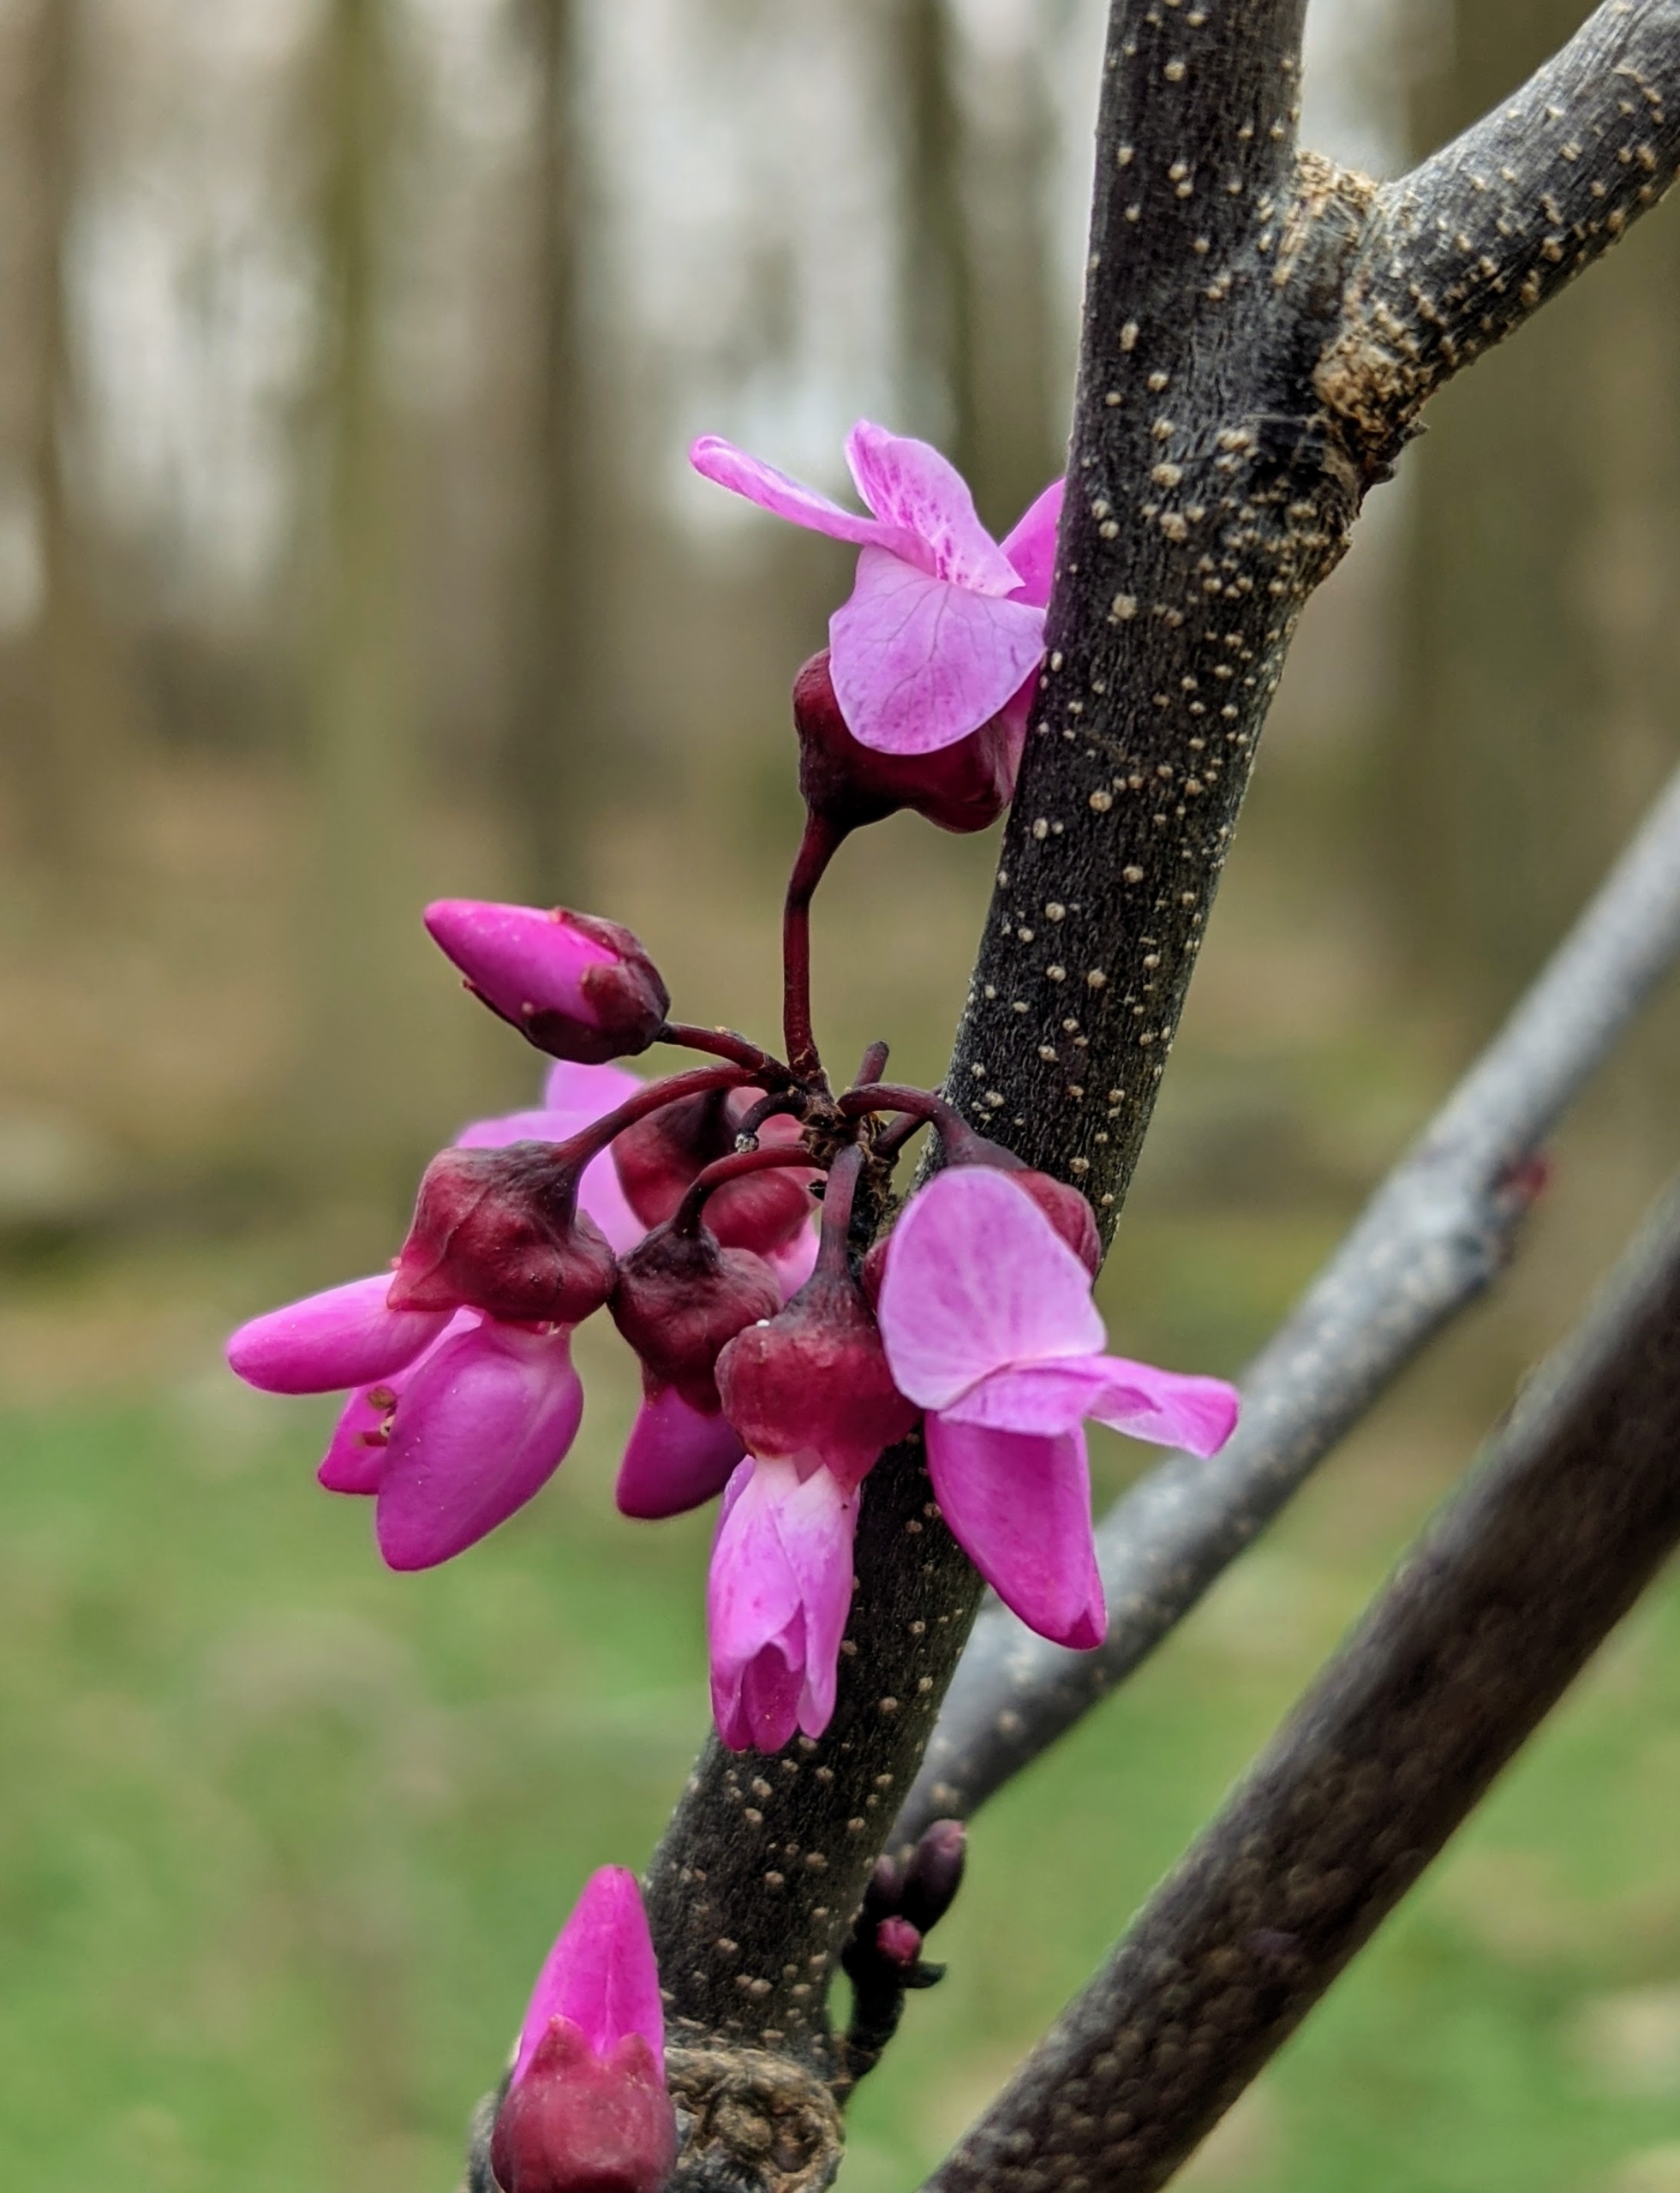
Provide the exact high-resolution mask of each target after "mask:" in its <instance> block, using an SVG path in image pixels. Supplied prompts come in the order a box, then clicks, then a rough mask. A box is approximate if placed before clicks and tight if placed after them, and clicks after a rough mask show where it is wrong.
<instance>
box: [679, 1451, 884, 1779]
mask: <svg viewBox="0 0 1680 2193" xmlns="http://www.w3.org/2000/svg"><path fill="white" fill-rule="evenodd" d="M856 1527H857V1502H856V1500H855V1498H849V1497H847V1496H846V1494H845V1493H844V1492H843V1491H841V1489H840V1486H839V1485H837V1484H836V1483H835V1482H834V1479H832V1478H831V1477H830V1476H829V1475H828V1472H827V1471H826V1470H816V1471H814V1472H813V1473H811V1475H810V1477H809V1478H807V1479H805V1480H804V1482H803V1483H801V1481H800V1479H799V1475H798V1471H797V1470H796V1469H795V1468H794V1467H793V1466H792V1463H790V1462H765V1461H756V1462H744V1463H743V1464H742V1466H741V1467H740V1468H739V1469H738V1470H737V1472H736V1473H735V1475H734V1476H733V1477H732V1479H731V1480H730V1484H729V1489H728V1492H727V1493H726V1497H725V1503H724V1509H723V1515H722V1519H721V1521H720V1524H719V1527H718V1535H717V1542H716V1545H714V1548H713V1552H712V1568H711V1575H710V1577H709V1579H708V1587H707V1601H706V1619H707V1637H708V1646H709V1649H710V1654H711V1665H712V1700H713V1712H714V1718H716V1721H717V1725H718V1733H719V1735H720V1736H721V1737H722V1738H723V1741H724V1742H725V1743H726V1744H727V1745H728V1746H729V1748H731V1749H732V1750H744V1749H746V1748H749V1747H750V1748H754V1749H756V1750H759V1751H779V1750H780V1748H781V1747H782V1745H783V1744H785V1743H786V1742H787V1740H788V1738H789V1737H790V1736H792V1733H793V1729H794V1726H795V1725H796V1721H797V1725H798V1727H800V1728H802V1729H803V1730H804V1732H805V1734H806V1735H807V1736H820V1735H821V1734H822V1730H824V1729H825V1728H826V1727H827V1726H828V1721H829V1718H830V1717H831V1716H832V1714H833V1712H834V1691H835V1685H836V1682H837V1675H838V1664H839V1659H840V1638H841V1635H842V1634H843V1633H844V1630H845V1627H846V1609H847V1607H848V1606H849V1604H850V1603H851V1598H852V1537H853V1534H854V1533H855V1531H856ZM796 1678H797V1680H796Z"/></svg>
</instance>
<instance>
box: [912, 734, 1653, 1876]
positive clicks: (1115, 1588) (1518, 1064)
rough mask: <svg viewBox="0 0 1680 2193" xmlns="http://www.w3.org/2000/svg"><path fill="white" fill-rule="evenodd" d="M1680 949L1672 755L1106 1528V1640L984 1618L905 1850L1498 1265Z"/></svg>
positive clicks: (1146, 1650)
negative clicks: (1569, 917) (1549, 946)
mask: <svg viewBox="0 0 1680 2193" xmlns="http://www.w3.org/2000/svg"><path fill="white" fill-rule="evenodd" d="M1677 952H1680V774H1677V775H1676V776H1674V777H1673V778H1672V779H1671V780H1670V782H1669V785H1668V786H1667V789H1666V790H1665V792H1664V793H1663V794H1662V796H1661V798H1659V800H1658V802H1657V804H1656V805H1655V806H1654V807H1653V810H1651V813H1650V815H1649V816H1647V819H1646V821H1645V822H1644V823H1643V825H1642V826H1641V828H1640V830H1639V832H1638V834H1637V835H1636V836H1635V838H1634V840H1633V841H1632V843H1631V844H1630V845H1629V846H1628V848H1627V849H1626V851H1625V852H1623V855H1622V857H1621V858H1620V859H1619V860H1618V861H1617V863H1616V865H1615V867H1614V868H1613V869H1611V873H1610V875H1608V877H1607V878H1606V879H1605V882H1604V883H1603V884H1602V886H1601V887H1599V891H1598V893H1597V894H1596V895H1595V896H1594V898H1593V900H1592V902H1591V904H1590V905H1588V906H1587V910H1586V911H1585V912H1584V913H1583V914H1582V915H1581V917H1580V918H1579V920H1578V921H1577V922H1576V923H1575V927H1574V928H1573V929H1571V930H1570V932H1569V935H1568V936H1567V937H1566V938H1565V939H1564V941H1563V943H1562V944H1561V945H1560V946H1559V947H1558V948H1557V951H1556V952H1555V953H1553V955H1552V957H1551V960H1550V961H1549V962H1548V964H1547V965H1546V967H1545V970H1544V971H1543V972H1542V973H1541V974H1540V977H1539V978H1538V979H1537V981H1536V982H1535V983H1534V985H1533V987H1532V988H1531V989H1530V990H1529V991H1528V995H1526V996H1525V997H1524V998H1523V999H1522V1002H1521V1003H1520V1004H1519V1005H1518V1006H1517V1007H1516V1011H1515V1012H1514V1013H1512V1014H1511V1016H1510V1019H1509V1020H1508V1021H1507V1022H1506V1024H1505V1025H1504V1028H1503V1029H1502V1030H1501V1031H1500V1032H1499V1034H1498V1036H1497V1037H1495V1038H1494V1040H1493V1042H1492V1043H1491V1044H1490V1045H1489V1046H1488V1048H1487V1049H1486V1051H1484V1052H1483V1054H1482V1055H1481V1057H1480V1059H1479V1060H1478V1061H1477V1062H1476V1064H1475V1065H1474V1067H1472V1068H1471V1069H1470V1072H1469V1073H1468V1074H1467V1075H1466V1076H1465V1077H1464V1079H1463V1080H1462V1082H1460V1084H1459V1085H1458V1087H1457V1088H1456V1090H1455V1091H1453V1093H1452V1095H1451V1096H1450V1097H1449V1098H1448V1100H1447V1102H1446V1103H1445V1104H1444V1106H1443V1107H1442V1108H1441V1109H1440V1111H1439V1112H1438V1113H1437V1114H1436V1115H1435V1118H1434V1119H1433V1120H1432V1121H1431V1122H1430V1124H1429V1126H1427V1127H1426V1128H1425V1130H1424V1132H1423V1133H1422V1134H1421V1135H1420V1137H1419V1138H1418V1140H1417V1141H1416V1142H1415V1143H1414V1144H1413V1146H1412V1148H1411V1149H1410V1150H1408V1152H1407V1154H1406V1156H1404V1157H1403V1158H1402V1160H1401V1162H1400V1163H1399V1164H1398V1165H1397V1166H1396V1168H1395V1169H1394V1171H1393V1172H1392V1173H1391V1174H1390V1175H1389V1177H1388V1179H1387V1180H1385V1181H1384V1183H1383V1185H1382V1186H1381V1187H1380V1188H1378V1191H1377V1193H1376V1194H1375V1195H1374V1196H1373V1197H1372V1200H1371V1202H1370V1203H1369V1204H1367V1205H1366V1210H1365V1212H1364V1214H1363V1216H1361V1217H1360V1220H1359V1222H1358V1223H1357V1225H1356V1226H1355V1227H1354V1229H1353V1231H1352V1233H1351V1234H1349V1235H1348V1238H1347V1240H1345V1241H1344V1242H1343V1243H1342V1246H1341V1247H1340V1248H1339V1249H1338V1250H1337V1251H1336V1253H1335V1255H1334V1256H1333V1257H1332V1258H1330V1262H1329V1263H1328V1264H1326V1265H1325V1266H1324V1270H1322V1271H1321V1272H1320V1273H1319V1274H1318V1277H1317V1278H1316V1279H1315V1280H1314V1281H1313V1282H1312V1285H1311V1286H1310V1287H1309V1288H1308V1289H1307V1291H1306V1294H1305V1295H1303V1296H1302V1298H1301V1300H1300V1302H1299V1303H1298V1304H1297V1305H1296V1306H1295V1309H1294V1312H1292V1314H1291V1315H1290V1317H1289V1318H1288V1322H1287V1323H1286V1324H1284V1325H1283V1327H1282V1330H1280V1331H1279V1332H1278V1333H1277V1335H1276V1337H1275V1338H1274V1339H1272V1340H1271V1341H1270V1342H1269V1343H1268V1345H1267V1346H1266V1347H1265V1349H1264V1351H1263V1353H1261V1354H1260V1355H1259V1358H1258V1359H1256V1361H1255V1362H1254V1363H1253V1365H1252V1366H1251V1367H1250V1369H1249V1371H1248V1372H1247V1376H1246V1377H1244V1379H1243V1381H1242V1393H1243V1417H1242V1421H1241V1425H1239V1427H1238V1430H1237V1431H1236V1433H1235V1437H1233V1438H1232V1439H1231V1441H1230V1443H1229V1445H1228V1446H1227V1447H1226V1448H1225V1449H1224V1451H1223V1453H1222V1454H1220V1455H1217V1456H1216V1457H1215V1458H1214V1459H1213V1460H1212V1461H1197V1460H1196V1459H1195V1457H1194V1456H1193V1455H1173V1456H1172V1457H1171V1458H1170V1459H1169V1460H1168V1461H1164V1462H1163V1463H1161V1464H1160V1465H1159V1466H1158V1467H1157V1468H1155V1469H1153V1470H1151V1472H1150V1473H1149V1474H1148V1476H1146V1477H1145V1478H1143V1479H1140V1480H1139V1482H1138V1483H1137V1484H1136V1485H1133V1487H1132V1488H1131V1490H1130V1491H1128V1492H1127V1494H1126V1495H1125V1496H1124V1497H1123V1498H1121V1500H1119V1501H1117V1502H1116V1503H1115V1506H1114V1507H1113V1508H1112V1509H1110V1510H1109V1515H1108V1516H1107V1517H1106V1519H1105V1520H1104V1521H1103V1524H1102V1526H1101V1527H1100V1529H1099V1531H1098V1533H1097V1548H1098V1552H1099V1555H1100V1557H1101V1560H1102V1565H1103V1584H1104V1586H1105V1588H1106V1590H1107V1592H1108V1595H1109V1609H1110V1616H1109V1634H1108V1636H1107V1638H1106V1640H1104V1642H1103V1645H1102V1646H1100V1647H1099V1648H1098V1649H1097V1651H1096V1652H1064V1651H1063V1650H1062V1649H1061V1646H1055V1645H1049V1644H1047V1643H1045V1641H1044V1640H1043V1639H1042V1638H1038V1637H1035V1636H1034V1635H1033V1634H1032V1633H1031V1630H1029V1629H1027V1628H1025V1626H1024V1625H1023V1624H1022V1623H1020V1622H1018V1621H1017V1620H1016V1619H1015V1617H1014V1616H1013V1615H1012V1614H1010V1613H1009V1612H1008V1611H1007V1609H1004V1608H1002V1607H998V1606H995V1605H993V1606H990V1607H989V1608H988V1609H987V1610H986V1611H985V1612H984V1613H983V1614H982V1616H980V1619H979V1621H978V1622H977V1623H976V1625H975V1628H974V1634H973V1635H972V1638H971V1639H970V1640H969V1646H968V1650H967V1652H966V1653H965V1654H964V1656H963V1658H962V1662H961V1664H960V1667H959V1668H958V1670H957V1673H956V1676H955V1678H954V1681H953V1682H952V1685H951V1688H950V1690H949V1692H948V1694H947V1697H946V1700H945V1706H944V1709H943V1711H942V1713H941V1715H940V1718H939V1722H938V1724H937V1726H936V1729H935V1730H934V1734H933V1739H932V1742H930V1745H929V1747H928V1752H927V1757H926V1760H925V1761H924V1765H923V1768H922V1772H921V1773H920V1775H919V1777H918V1780H917V1783H916V1785H915V1788H914V1789H913V1790H912V1792H911V1795H910V1796H909V1798H908V1800H907V1801H906V1805H905V1809H904V1812H903V1814H901V1815H900V1820H899V1823H898V1826H896V1828H895V1829H894V1837H893V1847H894V1848H896V1847H899V1846H900V1844H904V1843H913V1842H914V1841H915V1840H916V1838H917V1837H918V1836H920V1835H921V1834H922V1832H923V1831H924V1829H925V1828H926V1827H927V1826H929V1824H930V1822H931V1821H933V1820H936V1819H939V1818H941V1817H943V1816H947V1815H953V1814H954V1815H956V1816H958V1817H962V1818H966V1817H967V1816H968V1815H970V1814H972V1813H973V1812H974V1811H976V1810H977V1809H978V1807H979V1806H981V1805H982V1804H983V1803H984V1802H985V1801H986V1799H987V1798H988V1797H989V1796H992V1795H993V1794H994V1793H995V1791H996V1790H998V1789H999V1788H1000V1787H1001V1785H1002V1784H1004V1783H1005V1782H1007V1780H1008V1779H1009V1778H1010V1777H1011V1776H1012V1775H1014V1774H1017V1773H1019V1772H1020V1770H1021V1768H1022V1767H1023V1766H1026V1765H1027V1764H1028V1763H1029V1762H1030V1761H1031V1760H1034V1759H1036V1758H1037V1755H1038V1754H1039V1753H1040V1752H1042V1751H1043V1750H1044V1749H1045V1748H1046V1747H1047V1746H1048V1745H1049V1744H1051V1743H1053V1742H1055V1739H1056V1738H1057V1737H1058V1736H1061V1734H1062V1733H1063V1731H1064V1730H1067V1728H1069V1727H1070V1726H1071V1725H1072V1724H1073V1722H1075V1721H1076V1720H1078V1719H1079V1717H1080V1716H1081V1715H1082V1714H1084V1713H1085V1712H1089V1711H1090V1709H1091V1707H1092V1706H1095V1705H1096V1704H1097V1702H1098V1701H1099V1700H1101V1699H1103V1698H1104V1697H1106V1696H1107V1694H1109V1691H1110V1690H1112V1689H1113V1688H1115V1685H1116V1684H1117V1683H1119V1682H1121V1681H1123V1680H1124V1678H1125V1677H1126V1676H1128V1675H1129V1674H1130V1673H1131V1672H1132V1670H1133V1669H1134V1668H1135V1667H1136V1666H1137V1665H1138V1664H1139V1662H1140V1661H1141V1660H1143V1659H1145V1658H1147V1656H1148V1655H1149V1654H1150V1653H1151V1652H1153V1650H1154V1649H1155V1647H1156V1646H1157V1645H1158V1644H1159V1643H1160V1642H1161V1640H1162V1639H1163V1637H1165V1636H1166V1635H1167V1634H1169V1631H1171V1630H1172V1629H1173V1628H1175V1626H1176V1625H1177V1624H1178V1623H1179V1622H1181V1621H1182V1620H1183V1618H1184V1616H1186V1615H1187V1613H1188V1612H1189V1611H1190V1610H1191V1608H1192V1607H1193V1606H1194V1605H1195V1604H1197V1602H1198V1601H1199V1599H1200V1598H1201V1597H1202V1594H1203V1593H1204V1592H1205V1591H1206V1590H1207V1589H1208V1587H1209V1586H1210V1585H1211V1584H1212V1583H1213V1581H1215V1579H1216V1578H1217V1577H1218V1576H1219V1575H1222V1574H1223V1571H1224V1569H1226V1567H1227V1566H1228V1564H1229V1563H1231V1562H1232V1561H1234V1560H1235V1558H1236V1557H1237V1556H1238V1554H1240V1553H1241V1551H1243V1549H1244V1548H1245V1547H1246V1546H1247V1545H1249V1544H1250V1543H1251V1542H1252V1541H1253V1539H1254V1538H1256V1537H1257V1536H1258V1535H1259V1533H1260V1531H1261V1530H1262V1529H1264V1527H1265V1525H1266V1524H1267V1523H1268V1522H1269V1521H1270V1520H1271V1518H1272V1517H1273V1516H1274V1515H1276V1513H1277V1511H1278V1510H1279V1509H1281V1508H1282V1506H1283V1504H1284V1503H1285V1502H1286V1501H1288V1499H1289V1498H1290V1497H1291V1496H1292V1495H1293V1494H1294V1492H1295V1491H1297V1489H1298V1488H1299V1487H1300V1485H1302V1484H1303V1483H1304V1482H1305V1480H1306V1478H1307V1477H1308V1476H1309V1475H1310V1474H1311V1473H1312V1471H1313V1469H1315V1468H1316V1467H1317V1466H1318V1463H1319V1462H1320V1461H1322V1460H1323V1459H1324V1456H1325V1455H1327V1454H1329V1453H1330V1450H1331V1449H1332V1448H1333V1447H1334V1446H1335V1445H1336V1442H1337V1441H1338V1440H1339V1439H1340V1438H1341V1437H1342V1434H1343V1433H1344V1432H1345V1431H1347V1430H1348V1427H1349V1426H1350V1425H1354V1424H1355V1423H1357V1422H1358V1420H1359V1419H1360V1417H1362V1416H1363V1415H1364V1414H1365V1413H1366V1410H1368V1409H1369V1408H1370V1407H1372V1403H1373V1402H1374V1401H1376V1400H1377V1399H1378V1396H1379V1395H1381V1394H1383V1393H1384V1391H1386V1389H1388V1387H1389V1386H1390V1384H1391V1383H1392V1382H1393V1380H1394V1379H1395V1378H1396V1377H1397V1376H1398V1375H1399V1373H1400V1372H1401V1371H1402V1370H1403V1369H1404V1368H1405V1366H1406V1365H1407V1364H1408V1363H1409V1362H1411V1361H1412V1359H1413V1358H1414V1356H1415V1355H1416V1354H1417V1353H1419V1351H1420V1349H1421V1348H1422V1347H1424V1346H1425V1344H1426V1342H1427V1341H1429V1340H1430V1339H1431V1337H1432V1336H1433V1335H1434V1334H1435V1333H1437V1332H1438V1331H1439V1330H1441V1328H1442V1326H1443V1325H1444V1324H1448V1323H1449V1322H1450V1320H1451V1319H1452V1318H1455V1317H1456V1315H1457V1314H1458V1312H1460V1311H1461V1310H1462V1309H1464V1308H1465V1307H1466V1306H1467V1305H1468V1304H1469V1303H1470V1302H1472V1301H1474V1300H1475V1299H1476V1297H1477V1296H1478V1295H1479V1294H1480V1293H1481V1291H1482V1289H1483V1288H1485V1287H1486V1285H1487V1284H1488V1282H1489V1281H1490V1280H1492V1278H1493V1277H1494V1276H1495V1275H1496V1274H1497V1273H1498V1270H1500V1268H1501V1266H1502V1265H1503V1264H1504V1263H1505V1261H1506V1259H1507V1258H1508V1257H1509V1255H1510V1252H1511V1249H1512V1247H1513V1246H1514V1237H1515V1234H1516V1229H1517V1228H1518V1227H1519V1226H1520V1224H1521V1222H1522V1218H1523V1216H1524V1214H1525V1213H1526V1211H1527V1210H1528V1206H1529V1204H1530V1202H1531V1200H1532V1196H1531V1193H1530V1192H1529V1190H1528V1186H1527V1184H1526V1182H1525V1179H1524V1174H1523V1168H1524V1165H1525V1162H1526V1161H1527V1160H1528V1159H1529V1158H1530V1157H1531V1156H1532V1155H1533V1153H1534V1150H1535V1149H1536V1148H1537V1146H1538V1145H1539V1144H1540V1142H1541V1141H1542V1140H1543V1139H1544V1138H1545V1136H1546V1135H1547V1134H1548V1133H1549V1132H1551V1128H1552V1127H1553V1126H1555V1125H1556V1123H1557V1120H1558V1119H1559V1118H1560V1117H1561V1115H1562V1114H1563V1112H1564V1110H1565V1109H1566V1108H1567V1107H1568V1106H1569V1103H1570V1102H1571V1101H1572V1100H1573V1099H1574V1097H1575V1096H1576V1095H1577V1094H1578V1093H1579V1091H1580V1090H1581V1087H1582V1086H1583V1085H1584V1084H1585V1083H1586V1081H1587V1079H1588V1078H1589V1077H1590V1076H1591V1075H1592V1074H1593V1072H1594V1071H1595V1070H1596V1069H1597V1067H1599V1064H1600V1063H1601V1061H1603V1060H1604V1059H1605V1057H1606V1056H1607V1055H1608V1054H1609V1052H1610V1051H1611V1049H1612V1047H1613V1046H1614V1044H1615V1043H1616V1041H1617V1037H1619V1036H1620V1035H1621V1033H1622V1031H1623V1029H1625V1028H1626V1026H1627V1025H1628V1024H1629V1021H1630V1020H1631V1019H1633V1017H1634V1015H1635V1013H1637V1012H1638V1011H1639V1009H1640V1007H1641V1006H1642V1005H1643V1004H1644V1002H1645V1001H1646V999H1647V997H1648V996H1649V995H1650V994H1651V991H1652V989H1653V986H1654V985H1655V984H1656V983H1658V982H1659V981H1660V980H1661V978H1662V977H1663V976H1664V975H1665V974H1666V973H1667V972H1668V971H1669V969H1670V968H1671V966H1672V965H1673V962H1674V959H1675V955H1676V953H1677Z"/></svg>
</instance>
